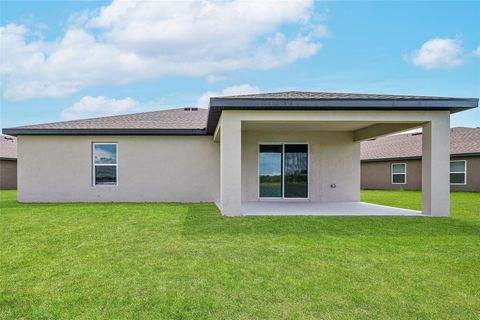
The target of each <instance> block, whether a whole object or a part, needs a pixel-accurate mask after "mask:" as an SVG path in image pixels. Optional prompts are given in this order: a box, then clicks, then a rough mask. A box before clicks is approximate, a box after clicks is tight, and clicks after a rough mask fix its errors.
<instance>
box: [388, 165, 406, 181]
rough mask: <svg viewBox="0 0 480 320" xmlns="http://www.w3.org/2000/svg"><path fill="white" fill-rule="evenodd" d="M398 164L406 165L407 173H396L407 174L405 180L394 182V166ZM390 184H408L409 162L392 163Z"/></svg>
mask: <svg viewBox="0 0 480 320" xmlns="http://www.w3.org/2000/svg"><path fill="white" fill-rule="evenodd" d="M397 164H403V165H404V166H405V173H395V174H397V175H398V174H403V175H404V176H405V182H393V175H394V173H393V166H394V165H397ZM390 184H407V164H406V163H405V162H395V163H392V164H391V165H390Z"/></svg>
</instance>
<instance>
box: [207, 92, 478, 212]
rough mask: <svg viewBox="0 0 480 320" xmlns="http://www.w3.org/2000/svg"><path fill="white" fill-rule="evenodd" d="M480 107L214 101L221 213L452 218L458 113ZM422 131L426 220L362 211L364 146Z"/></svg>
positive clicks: (293, 98)
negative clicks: (452, 148) (453, 124)
mask: <svg viewBox="0 0 480 320" xmlns="http://www.w3.org/2000/svg"><path fill="white" fill-rule="evenodd" d="M475 103H476V101H470V100H468V99H463V100H462V99H450V98H448V99H439V98H432V97H409V96H381V95H380V96H375V95H348V96H341V95H336V94H322V93H318V94H316V93H311V94H308V95H307V94H305V93H297V92H293V93H289V94H288V96H284V94H266V95H262V94H260V95H252V96H239V97H225V98H212V99H211V101H210V114H209V121H208V124H207V131H209V130H210V131H211V132H213V136H214V141H216V142H218V143H219V144H220V201H219V202H218V203H217V204H218V207H219V209H220V210H221V212H222V213H223V214H224V215H226V216H249V215H318V216H328V215H333V216H349V215H350V216H422V215H428V216H448V215H449V214H450V200H449V188H450V184H449V140H450V113H452V112H457V111H461V110H463V109H465V108H469V107H470V106H471V105H472V106H473V105H474V104H475ZM413 128H422V130H423V135H422V139H423V143H422V152H423V155H422V157H423V161H422V191H423V192H422V211H421V212H420V211H412V210H404V209H399V208H392V207H385V206H378V205H373V204H368V203H363V202H360V142H361V141H365V140H369V139H373V138H376V137H380V136H384V135H389V134H393V133H396V132H401V131H405V130H409V129H413ZM293 163H295V164H293ZM273 167H274V169H272V168H273Z"/></svg>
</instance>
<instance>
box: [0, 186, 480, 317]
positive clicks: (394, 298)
mask: <svg viewBox="0 0 480 320" xmlns="http://www.w3.org/2000/svg"><path fill="white" fill-rule="evenodd" d="M0 197H1V203H0V205H1V207H0V210H1V213H0V318H1V319H19V318H25V319H69V318H77V319H98V318H109V319H110V318H113V319H144V318H153V319H354V318H355V319H398V318H404V319H474V318H476V319H478V318H479V314H480V193H452V195H451V198H452V217H451V218H450V219H448V218H435V219H431V218H424V217H247V218H236V219H234V218H222V217H221V216H220V214H219V212H218V211H217V209H216V207H215V206H214V205H213V204H191V205H186V204H18V203H17V202H16V200H15V199H16V194H15V192H10V191H6V192H5V191H4V192H1V193H0ZM362 198H363V200H364V201H369V202H373V203H378V204H384V205H395V206H401V207H405V208H410V209H419V208H420V193H418V192H409V191H364V192H363V193H362Z"/></svg>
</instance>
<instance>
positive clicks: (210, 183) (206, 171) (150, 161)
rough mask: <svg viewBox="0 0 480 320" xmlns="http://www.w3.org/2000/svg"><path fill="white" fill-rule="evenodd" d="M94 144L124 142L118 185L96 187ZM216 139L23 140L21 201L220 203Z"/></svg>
mask: <svg viewBox="0 0 480 320" xmlns="http://www.w3.org/2000/svg"><path fill="white" fill-rule="evenodd" d="M92 142H118V166H119V167H118V172H119V173H118V186H96V187H93V186H92V160H91V159H92V149H91V144H92ZM219 155H220V152H219V145H218V143H214V142H213V141H212V137H211V136H205V137H199V136H20V137H19V139H18V158H19V163H18V184H19V191H18V199H19V201H21V202H77V201H85V202H87V201H99V202H109V201H122V202H150V201H152V202H157V201H158V202H160V201H178V202H202V201H217V200H218V199H219V166H220V164H219Z"/></svg>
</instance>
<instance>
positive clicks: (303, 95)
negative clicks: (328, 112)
mask: <svg viewBox="0 0 480 320" xmlns="http://www.w3.org/2000/svg"><path fill="white" fill-rule="evenodd" d="M217 98H223V99H302V100H318V99H323V100H324V99H348V100H419V99H420V100H422V99H428V100H446V99H447V100H457V99H458V100H463V98H448V97H431V96H406V95H392V94H366V93H341V92H308V91H285V92H271V93H257V94H246V95H236V96H224V97H217Z"/></svg>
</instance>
